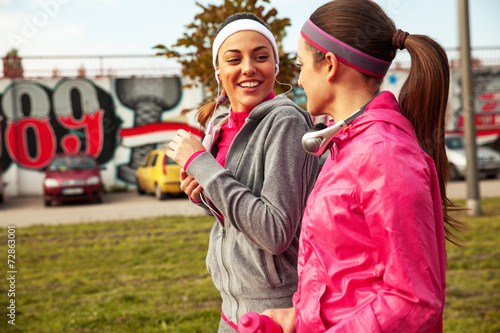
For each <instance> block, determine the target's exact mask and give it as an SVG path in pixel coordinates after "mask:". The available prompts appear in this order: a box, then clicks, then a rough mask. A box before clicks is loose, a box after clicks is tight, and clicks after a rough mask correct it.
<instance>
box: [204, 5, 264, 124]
mask: <svg viewBox="0 0 500 333" xmlns="http://www.w3.org/2000/svg"><path fill="white" fill-rule="evenodd" d="M242 19H249V20H254V21H257V22H259V23H261V24H262V25H263V26H265V27H266V28H267V29H268V30H269V31H271V29H270V28H269V26H268V25H267V23H266V22H264V21H263V20H261V19H260V18H259V17H258V16H256V15H254V14H252V13H236V14H233V15H231V16H229V17H228V18H227V19H226V20H225V21H224V22H223V23H222V24H221V25H220V26H219V28H218V29H217V34H216V35H218V34H219V32H220V31H221V30H222V29H223V28H224V27H225V26H226V25H228V24H229V23H231V22H234V21H237V20H242ZM212 57H217V55H216V54H213V55H212ZM217 63H218V61H217ZM221 95H224V96H225V97H228V96H227V93H226V91H225V90H224V87H223V88H222V93H221ZM219 97H220V96H217V100H215V101H213V102H210V103H208V104H205V105H203V106H202V107H200V108H199V109H198V111H197V112H196V119H197V120H198V123H200V125H201V126H202V127H205V125H206V124H207V122H208V121H209V120H210V118H212V115H213V114H214V111H215V110H216V109H217V107H219V106H220V105H221V104H224V102H223V103H219V102H218V100H219V101H220V99H219Z"/></svg>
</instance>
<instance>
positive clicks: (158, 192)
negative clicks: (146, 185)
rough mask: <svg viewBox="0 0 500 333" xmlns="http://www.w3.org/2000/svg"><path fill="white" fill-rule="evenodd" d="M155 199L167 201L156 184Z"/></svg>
mask: <svg viewBox="0 0 500 333" xmlns="http://www.w3.org/2000/svg"><path fill="white" fill-rule="evenodd" d="M155 197H156V199H158V200H163V199H165V193H163V192H162V191H161V188H160V186H159V185H158V184H155Z"/></svg>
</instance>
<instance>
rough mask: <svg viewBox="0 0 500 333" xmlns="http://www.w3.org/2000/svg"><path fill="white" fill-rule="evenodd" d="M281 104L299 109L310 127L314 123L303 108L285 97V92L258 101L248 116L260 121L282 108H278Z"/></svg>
mask: <svg viewBox="0 0 500 333" xmlns="http://www.w3.org/2000/svg"><path fill="white" fill-rule="evenodd" d="M281 106H287V107H293V108H295V110H297V111H299V113H300V114H302V116H304V118H305V119H306V122H307V124H308V125H309V126H310V127H312V126H314V123H313V121H312V118H311V116H310V115H309V113H308V112H307V111H305V110H304V109H302V108H301V107H300V106H298V105H297V104H295V103H294V102H292V101H291V100H290V99H289V98H288V97H286V95H285V94H280V95H278V96H276V97H274V98H273V99H270V100H267V101H264V102H262V103H260V104H259V105H257V106H256V107H255V108H254V109H253V110H252V112H250V115H249V116H248V118H250V119H253V120H256V121H260V120H261V119H262V118H264V117H265V116H267V115H268V114H269V113H271V112H280V111H281V110H283V109H282V108H280V107H281Z"/></svg>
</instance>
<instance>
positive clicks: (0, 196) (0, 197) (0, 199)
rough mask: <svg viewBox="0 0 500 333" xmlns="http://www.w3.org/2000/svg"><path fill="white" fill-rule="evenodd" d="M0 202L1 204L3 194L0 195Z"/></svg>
mask: <svg viewBox="0 0 500 333" xmlns="http://www.w3.org/2000/svg"><path fill="white" fill-rule="evenodd" d="M0 202H3V194H0Z"/></svg>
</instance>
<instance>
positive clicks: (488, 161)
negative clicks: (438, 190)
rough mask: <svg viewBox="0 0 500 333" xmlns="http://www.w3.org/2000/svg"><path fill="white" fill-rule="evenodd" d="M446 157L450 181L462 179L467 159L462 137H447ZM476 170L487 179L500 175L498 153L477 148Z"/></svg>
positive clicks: (499, 155) (484, 148)
mask: <svg viewBox="0 0 500 333" xmlns="http://www.w3.org/2000/svg"><path fill="white" fill-rule="evenodd" d="M445 142H446V155H447V156H448V163H449V165H450V179H464V178H465V175H466V173H467V158H466V155H465V142H464V138H463V136H460V135H447V136H446V138H445ZM476 162H477V170H478V172H479V173H480V174H483V175H485V176H486V177H488V178H495V177H497V175H498V173H500V153H499V152H497V151H496V150H494V149H491V148H488V147H483V146H477V160H476Z"/></svg>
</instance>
